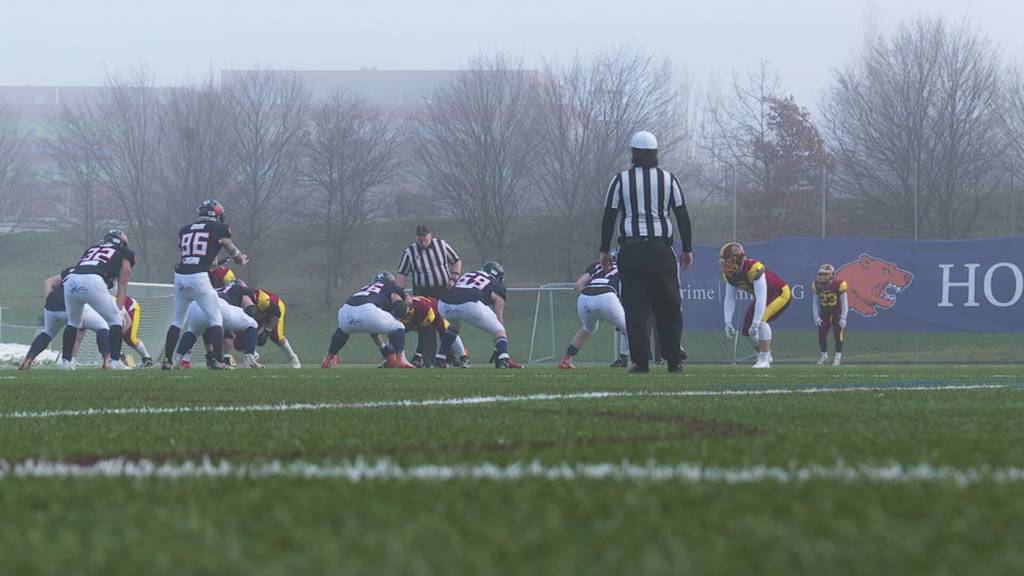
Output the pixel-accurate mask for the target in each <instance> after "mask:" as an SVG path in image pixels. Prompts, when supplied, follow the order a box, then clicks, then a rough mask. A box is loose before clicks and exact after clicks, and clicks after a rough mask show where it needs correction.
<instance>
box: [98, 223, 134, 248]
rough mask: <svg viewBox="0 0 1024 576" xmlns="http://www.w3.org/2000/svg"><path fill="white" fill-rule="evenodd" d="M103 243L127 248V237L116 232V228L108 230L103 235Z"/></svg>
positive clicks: (120, 232)
mask: <svg viewBox="0 0 1024 576" xmlns="http://www.w3.org/2000/svg"><path fill="white" fill-rule="evenodd" d="M103 241H104V242H107V243H109V244H114V245H115V246H124V247H127V246H128V235H127V234H125V233H124V232H122V231H120V230H118V229H117V228H112V229H110V230H108V231H107V233H106V234H104V235H103Z"/></svg>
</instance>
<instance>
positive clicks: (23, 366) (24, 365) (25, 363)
mask: <svg viewBox="0 0 1024 576" xmlns="http://www.w3.org/2000/svg"><path fill="white" fill-rule="evenodd" d="M33 360H35V358H32V357H30V356H25V357H24V358H22V359H21V363H19V364H18V370H28V369H29V368H30V367H31V366H32V361H33ZM58 365H59V363H58Z"/></svg>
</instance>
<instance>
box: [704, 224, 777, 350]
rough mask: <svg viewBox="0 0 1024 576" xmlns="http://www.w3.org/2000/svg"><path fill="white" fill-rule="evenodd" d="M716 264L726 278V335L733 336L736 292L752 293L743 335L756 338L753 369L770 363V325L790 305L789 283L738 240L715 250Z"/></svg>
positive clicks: (734, 334)
mask: <svg viewBox="0 0 1024 576" xmlns="http://www.w3.org/2000/svg"><path fill="white" fill-rule="evenodd" d="M718 265H719V267H720V268H721V270H722V277H723V278H724V279H725V282H726V284H725V298H724V312H725V334H726V336H728V337H729V338H734V337H735V336H736V328H734V327H733V323H732V317H733V313H734V312H735V311H736V291H737V290H742V291H744V292H747V293H748V294H753V296H754V302H753V303H752V304H751V305H750V307H749V308H747V314H746V318H745V319H744V321H743V335H744V336H747V337H748V338H752V339H753V338H756V339H757V362H755V363H754V368H770V367H771V365H772V327H771V325H770V324H769V322H771V321H773V320H775V319H776V318H778V317H779V315H780V314H782V312H783V310H785V309H786V308H787V307H788V306H789V302H790V300H791V294H790V290H789V285H788V284H786V282H785V281H784V280H782V278H779V277H778V276H777V275H776V274H775V273H774V272H772V271H771V270H769V269H768V268H766V267H765V265H764V264H762V263H761V262H759V261H757V260H754V259H753V258H747V255H746V252H745V251H744V250H743V246H742V245H740V244H739V243H738V242H727V243H726V244H725V245H724V246H722V249H721V251H719V253H718Z"/></svg>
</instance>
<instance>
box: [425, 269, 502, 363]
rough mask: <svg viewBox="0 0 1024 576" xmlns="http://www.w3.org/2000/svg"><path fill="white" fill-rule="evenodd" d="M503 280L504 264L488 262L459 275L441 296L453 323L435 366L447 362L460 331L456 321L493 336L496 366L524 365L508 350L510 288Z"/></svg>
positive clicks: (440, 306)
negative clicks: (507, 323) (506, 286)
mask: <svg viewBox="0 0 1024 576" xmlns="http://www.w3.org/2000/svg"><path fill="white" fill-rule="evenodd" d="M504 280H505V269H504V268H502V266H501V264H499V263H497V262H487V263H486V264H484V265H483V267H481V268H480V270H479V271H477V272H468V273H466V274H463V275H461V276H459V278H458V279H457V280H456V281H455V283H454V284H453V285H452V287H451V288H449V289H448V291H447V292H445V294H444V295H443V296H441V298H440V302H439V303H438V309H439V310H440V311H441V314H442V315H443V316H444V317H445V318H446V319H447V320H449V321H451V322H452V325H451V326H450V327H449V329H448V331H447V332H446V333H445V335H444V337H443V338H442V339H441V351H440V352H439V353H438V354H437V356H436V357H435V360H434V363H435V365H436V366H439V367H443V366H446V365H447V363H446V360H445V359H446V358H447V356H448V352H449V351H450V350H451V348H452V345H453V344H454V343H455V338H456V337H457V336H458V332H459V329H458V326H457V323H458V322H460V321H465V322H467V323H469V324H472V325H473V326H476V327H477V328H480V329H481V330H483V331H485V332H487V333H488V334H490V335H491V336H492V337H493V338H494V354H493V356H492V357H493V358H494V366H495V368H522V366H520V365H519V364H518V363H516V361H515V360H513V359H512V357H511V356H509V353H508V333H507V332H506V331H505V326H504V324H503V322H504V317H505V301H506V297H507V294H508V290H507V289H506V288H505V284H504ZM492 307H493V309H492Z"/></svg>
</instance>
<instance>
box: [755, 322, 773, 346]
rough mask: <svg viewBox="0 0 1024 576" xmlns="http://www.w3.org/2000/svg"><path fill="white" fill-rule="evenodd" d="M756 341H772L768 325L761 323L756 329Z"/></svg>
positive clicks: (770, 328)
mask: <svg viewBox="0 0 1024 576" xmlns="http://www.w3.org/2000/svg"><path fill="white" fill-rule="evenodd" d="M757 339H758V340H762V341H764V340H771V339H772V327H771V325H770V324H768V323H767V322H761V324H760V325H759V326H758V327H757Z"/></svg>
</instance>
